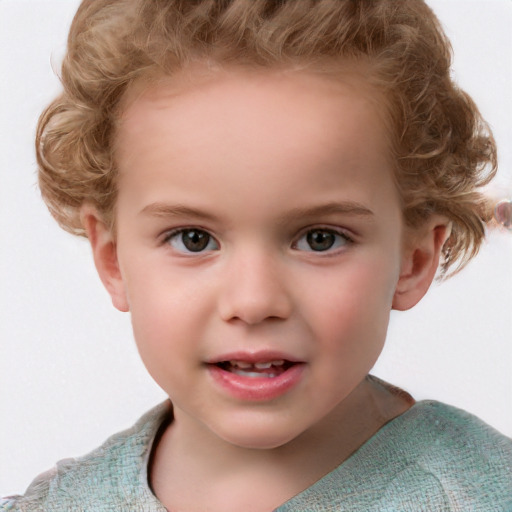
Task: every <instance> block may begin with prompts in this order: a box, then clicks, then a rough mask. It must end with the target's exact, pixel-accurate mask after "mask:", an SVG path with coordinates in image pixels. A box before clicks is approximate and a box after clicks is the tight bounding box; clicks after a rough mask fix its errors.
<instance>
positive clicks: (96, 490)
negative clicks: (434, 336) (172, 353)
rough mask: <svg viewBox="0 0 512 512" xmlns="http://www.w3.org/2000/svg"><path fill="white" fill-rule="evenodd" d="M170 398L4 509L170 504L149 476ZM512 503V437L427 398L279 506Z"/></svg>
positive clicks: (392, 509)
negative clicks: (153, 488)
mask: <svg viewBox="0 0 512 512" xmlns="http://www.w3.org/2000/svg"><path fill="white" fill-rule="evenodd" d="M171 411H172V406H171V405H170V402H168V401H167V402H165V403H163V404H161V405H159V406H158V407H156V408H154V409H153V410H151V411H150V412H149V413H147V414H146V415H144V416H143V417H142V418H141V419H140V420H139V421H138V422H137V423H136V424H135V426H134V427H132V428H131V429H129V430H127V431H125V432H122V433H120V434H116V435H114V436H112V437H111V438H109V439H108V440H107V441H106V442H105V443H104V444H103V445H102V446H101V447H100V448H98V449H97V450H95V451H93V452H92V453H90V454H89V455H86V456H84V457H80V458H77V459H66V460H63V461H61V462H59V463H58V464H57V466H56V467H55V468H54V469H53V470H51V471H49V472H47V473H44V474H42V475H40V476H39V477H38V478H36V480H34V482H33V483H32V484H31V485H30V487H29V488H28V489H27V491H26V493H25V495H24V496H14V497H10V498H5V499H4V500H0V511H2V512H3V511H8V510H9V511H31V512H32V511H46V512H50V511H51V512H60V511H76V512H107V511H109V512H110V511H121V512H124V511H137V512H139V511H140V512H165V511H166V509H165V507H164V506H163V505H162V504H161V503H160V502H159V501H158V499H157V498H156V497H155V496H154V494H153V493H152V491H151V489H150V487H149V484H148V472H147V468H148V461H149V456H150V452H151V447H152V443H153V440H154V439H155V436H156V435H157V432H158V429H159V427H160V426H161V424H162V422H163V421H164V420H165V418H166V417H167V416H168V415H169V414H171ZM292 511H293V512H298V511H299V512H300V511H303V512H327V511H329V512H333V511H344V512H354V511H362V512H421V511H425V512H449V511H450V512H459V511H460V512H512V440H510V439H509V438H507V437H505V436H503V435H502V434H500V433H499V432H497V431H496V430H494V429H493V428H491V427H489V426H488V425H486V424H485V423H484V422H482V421H481V420H479V419H478V418H475V417H474V416H472V415H471V414H469V413H467V412H464V411H461V410H459V409H456V408H454V407H451V406H448V405H445V404H442V403H440V402H435V401H422V402H418V403H416V404H415V405H413V406H412V407H411V408H410V409H409V410H408V411H407V412H405V413H404V414H402V415H401V416H399V417H397V418H395V419H394V420H392V421H391V422H389V423H388V424H386V425H385V426H384V427H382V428H381V429H380V430H379V431H378V432H377V433H376V434H375V435H374V436H373V437H372V438H370V439H369V440H368V441H367V442H366V443H364V444H363V445H362V446H361V447H360V448H359V449H358V450H357V451H356V452H355V453H354V454H352V456H351V457H349V458H348V459H347V460H346V461H345V462H343V463H342V464H341V465H340V466H339V467H338V468H337V469H335V470H334V471H332V472H331V473H329V474H327V475H326V476H325V477H323V478H322V479H320V480H319V481H318V482H316V483H315V484H314V485H312V486H311V487H309V488H308V489H306V490H305V491H303V492H302V493H300V494H298V495H297V496H295V497H293V498H292V499H290V500H289V501H287V502H286V503H284V504H283V505H281V506H280V507H278V508H277V509H276V510H275V512H292Z"/></svg>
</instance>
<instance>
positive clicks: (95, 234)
mask: <svg viewBox="0 0 512 512" xmlns="http://www.w3.org/2000/svg"><path fill="white" fill-rule="evenodd" d="M80 218H81V221H82V225H83V226H84V228H85V230H86V232H87V237H88V238H89V242H90V244H91V248H92V253H93V257H94V264H95V265H96V270H97V271H98V274H99V276H100V279H101V281H102V283H103V285H104V286H105V288H106V290H107V292H108V293H109V295H110V297H111V299H112V304H113V305H114V307H115V308H117V309H118V310H119V311H123V312H127V311H129V305H128V300H127V296H126V290H125V286H124V282H123V279H122V275H121V271H120V268H119V262H118V259H117V247H116V242H115V239H114V236H113V234H112V232H111V230H110V229H109V228H108V227H107V226H106V224H105V222H104V221H103V220H102V216H101V215H100V213H99V212H98V211H97V209H96V208H94V207H93V206H91V205H84V206H82V209H81V211H80Z"/></svg>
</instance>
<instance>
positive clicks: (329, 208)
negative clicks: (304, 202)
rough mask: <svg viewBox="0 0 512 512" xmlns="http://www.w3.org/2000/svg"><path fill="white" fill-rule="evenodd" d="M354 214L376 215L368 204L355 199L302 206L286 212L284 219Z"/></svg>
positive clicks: (361, 215) (362, 215)
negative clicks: (365, 204)
mask: <svg viewBox="0 0 512 512" xmlns="http://www.w3.org/2000/svg"><path fill="white" fill-rule="evenodd" d="M336 214H338V215H339V214H341V215H353V216H356V217H368V218H372V217H375V214H374V213H373V212H372V210H370V209H369V208H367V207H366V206H364V205H362V204H360V203H357V202H354V201H343V202H339V203H338V202H330V203H326V204H321V205H319V206H312V207H300V208H294V209H292V210H290V211H289V212H287V213H286V215H285V216H284V219H283V220H284V221H289V220H293V219H295V218H297V217H298V218H304V217H306V218H307V217H321V216H323V215H336Z"/></svg>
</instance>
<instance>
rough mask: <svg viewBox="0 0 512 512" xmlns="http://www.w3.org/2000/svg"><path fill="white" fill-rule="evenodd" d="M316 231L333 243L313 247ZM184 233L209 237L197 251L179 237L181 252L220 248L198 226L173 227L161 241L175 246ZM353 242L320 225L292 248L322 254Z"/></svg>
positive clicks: (305, 234) (338, 232) (300, 238)
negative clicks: (322, 246) (329, 238)
mask: <svg viewBox="0 0 512 512" xmlns="http://www.w3.org/2000/svg"><path fill="white" fill-rule="evenodd" d="M315 232H316V233H317V234H318V233H321V234H322V235H326V234H327V235H328V236H333V237H334V240H332V243H331V245H328V246H327V247H325V249H323V250H322V249H320V250H315V249H313V248H312V247H311V243H312V240H310V239H308V238H309V237H311V236H313V234H314V233H315ZM184 233H191V234H192V233H195V234H196V235H197V234H200V235H201V236H204V235H206V237H207V238H206V242H205V245H204V247H199V249H198V250H197V251H194V250H190V248H189V247H186V246H185V243H184V241H183V238H181V239H177V240H179V243H181V244H182V245H184V249H181V248H176V247H174V248H175V249H176V250H177V251H178V252H180V253H183V254H202V253H204V252H210V251H216V250H219V246H220V244H219V243H218V242H217V240H215V238H214V237H213V236H212V235H211V234H210V233H209V232H208V231H207V230H205V229H202V228H198V227H183V228H177V229H173V230H172V231H169V232H167V233H166V234H165V236H164V238H163V239H162V242H161V243H162V245H166V244H167V245H171V246H173V244H172V243H171V242H172V240H173V239H175V238H176V237H178V236H179V235H183V234H184ZM304 238H305V239H306V244H308V245H309V248H302V249H301V248H300V247H299V245H301V241H302V239H304ZM191 240H192V239H191ZM199 241H201V240H199ZM212 242H213V243H214V244H215V247H214V248H213V249H212V248H210V249H209V250H208V251H206V249H207V248H208V246H209V245H210V244H211V243H212ZM328 243H329V242H328ZM353 243H354V240H353V239H352V238H351V237H350V236H349V235H347V233H346V232H344V231H341V230H338V229H333V228H328V227H321V226H320V227H314V228H308V229H307V230H305V231H303V232H302V233H301V235H300V236H299V237H298V238H297V240H296V241H295V242H294V243H293V244H292V246H291V248H292V249H293V250H298V251H303V252H313V253H318V254H321V253H327V254H331V253H333V252H338V250H339V249H340V248H343V247H346V246H349V245H352V244H353ZM334 245H336V247H334V249H333V246H334Z"/></svg>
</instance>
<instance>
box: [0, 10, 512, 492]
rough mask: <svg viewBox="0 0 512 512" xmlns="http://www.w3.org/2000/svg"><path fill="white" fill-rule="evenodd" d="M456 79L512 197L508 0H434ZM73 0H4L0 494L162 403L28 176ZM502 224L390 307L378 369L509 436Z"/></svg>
mask: <svg viewBox="0 0 512 512" xmlns="http://www.w3.org/2000/svg"><path fill="white" fill-rule="evenodd" d="M429 3H430V4H431V5H432V6H433V7H434V10H435V11H436V12H437V14H438V15H439V17H440V18H441V20H442V22H443V24H444V25H445V27H446V30H447V32H448V35H449V36H450V38H451V39H452V43H453V46H454V51H455V56H456V58H455V75H456V77H457V80H458V81H459V83H460V84H461V85H462V87H463V88H465V89H466V90H468V92H470V94H472V95H473V97H474V98H475V99H476V101H477V103H478V104H479V105H480V108H481V110H482V112H483V113H484V115H485V117H486V118H487V119H488V120H489V121H490V123H491V125H492V127H493V129H494V131H495V135H496V138H497V141H498V144H499V146H500V158H501V170H500V174H499V178H498V185H499V188H501V190H502V192H503V193H504V194H508V195H511V194H512V150H511V146H512V144H511V141H512V92H511V85H510V84H512V31H511V29H510V27H512V2H511V1H510V0H430V2H429ZM77 5H78V2H77V1H76V0H0V244H1V245H0V495H1V494H4V495H5V494H13V493H22V492H23V491H24V489H25V487H26V486H27V485H28V484H29V482H30V481H31V480H32V478H33V477H34V476H35V475H37V474H38V473H39V472H41V471H43V470H45V469H47V468H49V467H51V466H52V465H53V464H54V463H55V461H57V460H58V459H61V458H64V457H70V456H75V455H80V454H83V453H85V452H87V451H89V450H91V449H92V448H94V447H96V446H97V445H99V444H100V443H101V442H102V441H103V440H104V439H105V438H106V437H108V436H109V435H110V434H112V433H114V432H116V431H118V430H121V429H123V428H125V427H127V426H129V425H130V424H131V423H132V422H133V421H134V420H135V419H136V418H138V417H139V416H140V415H141V414H142V413H143V412H144V411H146V410H147V409H148V408H150V407H151V406H153V405H154V404H156V403H158V402H159V401H161V400H162V399H164V394H163V392H162V391H161V390H159V389H158V388H157V386H156V385H155V384H154V383H153V382H152V381H151V379H150V377H149V376H147V375H146V372H145V370H144V368H143V367H142V364H141V363H140V362H139V359H138V355H137V352H136V349H135V345H134V342H133V340H132V335H131V330H130V321H129V317H128V315H123V314H121V313H118V312H117V311H116V310H115V309H114V308H113V307H112V306H111V304H110V301H109V299H108V297H107V294H106V292H105V291H104V290H103V289H102V287H101V284H100V282H99V279H98V278H97V277H96V273H95V270H94V269H93V266H92V261H91V257H90V251H89V248H88V245H87V242H86V241H83V240H79V239H75V238H73V237H72V236H71V235H68V234H66V233H64V232H62V231H61V230H60V229H59V228H58V227H57V225H56V224H55V223H54V221H53V220H52V219H51V218H50V216H49V214H48V212H47V211H46V209H45V207H44V205H43V204H42V201H41V200H40V198H39V192H38V190H37V187H36V174H35V168H36V166H35V157H34V153H33V148H32V146H33V136H34V130H35V125H36V120H37V117H38V115H39V113H40V111H41V110H42V108H43V107H44V106H45V105H46V104H47V103H48V102H49V101H50V100H51V99H52V98H53V96H54V95H55V94H56V93H57V91H58V87H59V84H58V80H57V79H56V77H55V74H54V72H53V71H52V63H53V66H54V67H55V68H57V67H58V64H59V62H60V59H61V57H62V55H63V52H64V48H65V38H66V35H67V29H68V26H69V23H70V21H71V18H72V15H73V14H74V11H75V9H76V7H77ZM511 257H512V233H505V232H498V233H495V234H493V235H491V236H490V238H489V241H488V243H487V244H486V246H485V247H484V248H483V250H482V251H481V253H480V255H479V256H478V258H477V259H476V260H475V261H474V262H473V263H472V264H471V265H470V266H469V267H468V268H467V269H466V270H465V271H464V272H462V273H461V274H460V275H459V276H456V277H455V278H453V279H452V280H451V281H449V282H447V283H444V284H442V285H441V286H439V287H438V286H435V287H434V288H433V289H431V290H430V292H429V294H428V295H427V297H426V298H425V299H424V300H423V301H422V303H421V304H420V305H418V306H417V307H416V308H415V309H414V310H412V311H410V312H406V313H393V316H392V322H391V326H390V331H389V337H388V345H387V347H386V349H385V351H384V354H383V355H382V357H381V360H380V361H379V363H378V364H377V367H376V368H375V371H374V373H375V374H377V375H379V376H381V377H383V378H385V379H387V380H389V381H391V382H393V383H395V384H397V385H400V386H403V387H404V388H406V389H407V390H408V391H410V392H411V393H412V394H413V395H414V396H415V397H416V398H417V399H424V398H435V399H438V400H442V401H445V402H448V403H451V404H454V405H457V406H458V407H461V408H464V409H467V410H469V411H471V412H473V413H475V414H477V415H478V416H480V417H481V418H483V419H484V420H485V421H487V422H488V423H491V424H492V425H494V426H495V427H497V428H498V429H499V430H501V431H503V432H504V433H506V434H507V435H509V436H512V399H511V396H512V258H511Z"/></svg>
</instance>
